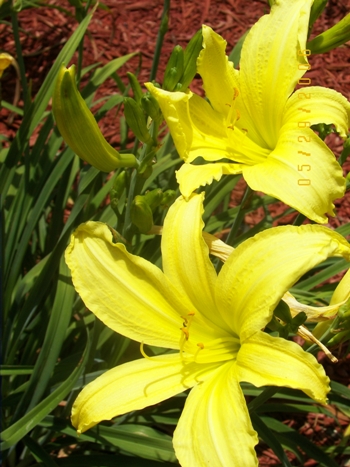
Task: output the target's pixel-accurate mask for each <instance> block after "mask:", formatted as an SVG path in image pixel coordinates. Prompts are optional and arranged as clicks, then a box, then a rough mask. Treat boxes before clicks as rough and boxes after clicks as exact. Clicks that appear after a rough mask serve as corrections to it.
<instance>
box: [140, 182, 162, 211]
mask: <svg viewBox="0 0 350 467" xmlns="http://www.w3.org/2000/svg"><path fill="white" fill-rule="evenodd" d="M144 198H145V200H146V201H147V203H148V205H149V207H150V208H151V210H152V212H153V211H154V210H155V209H156V208H157V207H158V206H159V205H160V203H161V201H162V198H163V192H162V190H161V189H160V188H156V189H155V190H152V191H148V192H147V193H146V194H145V195H144Z"/></svg>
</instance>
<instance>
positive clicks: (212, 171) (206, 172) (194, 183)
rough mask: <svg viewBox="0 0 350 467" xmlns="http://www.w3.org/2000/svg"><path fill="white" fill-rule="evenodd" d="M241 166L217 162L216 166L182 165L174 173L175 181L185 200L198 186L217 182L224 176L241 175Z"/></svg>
mask: <svg viewBox="0 0 350 467" xmlns="http://www.w3.org/2000/svg"><path fill="white" fill-rule="evenodd" d="M243 167H244V166H243V165H242V164H229V163H226V162H217V163H216V164H202V165H194V164H183V165H182V166H181V167H180V169H179V170H178V171H177V172H176V180H177V182H178V184H179V185H180V191H181V193H182V194H183V196H184V197H185V198H189V197H190V196H191V193H192V192H193V191H194V190H196V189H197V188H199V187H200V186H205V185H210V184H211V183H212V182H213V180H216V181H219V180H220V179H221V177H222V176H223V175H224V174H227V175H235V174H239V173H242V170H243Z"/></svg>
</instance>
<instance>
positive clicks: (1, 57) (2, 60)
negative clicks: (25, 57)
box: [0, 52, 15, 78]
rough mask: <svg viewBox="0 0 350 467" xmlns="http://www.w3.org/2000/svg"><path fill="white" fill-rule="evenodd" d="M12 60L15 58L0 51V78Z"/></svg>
mask: <svg viewBox="0 0 350 467" xmlns="http://www.w3.org/2000/svg"><path fill="white" fill-rule="evenodd" d="M14 60H15V59H14V58H13V57H12V55H10V54H8V53H6V52H2V53H0V78H1V77H2V75H3V73H4V71H5V70H6V68H8V67H9V66H10V65H12V64H13V62H14Z"/></svg>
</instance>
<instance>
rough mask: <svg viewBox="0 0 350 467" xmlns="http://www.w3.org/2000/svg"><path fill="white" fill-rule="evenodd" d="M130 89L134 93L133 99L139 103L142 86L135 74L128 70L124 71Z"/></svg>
mask: <svg viewBox="0 0 350 467" xmlns="http://www.w3.org/2000/svg"><path fill="white" fill-rule="evenodd" d="M126 75H127V77H128V80H129V83H130V86H131V89H132V91H133V93H134V99H135V101H136V102H137V103H138V104H140V101H141V98H142V96H143V92H142V88H141V85H140V83H139V82H138V80H137V78H136V76H135V75H134V74H133V73H130V72H129V71H128V72H127V73H126Z"/></svg>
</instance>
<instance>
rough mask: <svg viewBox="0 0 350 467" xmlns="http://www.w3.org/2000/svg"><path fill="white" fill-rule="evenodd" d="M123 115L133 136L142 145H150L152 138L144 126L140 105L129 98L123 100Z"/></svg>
mask: <svg viewBox="0 0 350 467" xmlns="http://www.w3.org/2000/svg"><path fill="white" fill-rule="evenodd" d="M124 115H125V118H126V122H127V124H128V125H129V127H130V128H131V129H132V131H133V132H134V134H135V136H136V137H137V138H138V139H139V140H140V141H142V142H143V143H146V144H149V143H152V137H151V135H150V133H149V131H148V129H147V125H146V119H145V114H144V112H143V110H142V108H141V107H140V105H139V104H138V103H137V102H136V101H135V100H134V99H132V98H131V97H126V98H125V99H124Z"/></svg>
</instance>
